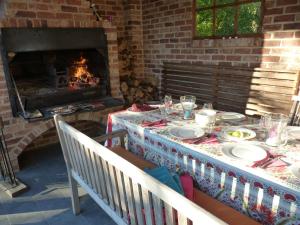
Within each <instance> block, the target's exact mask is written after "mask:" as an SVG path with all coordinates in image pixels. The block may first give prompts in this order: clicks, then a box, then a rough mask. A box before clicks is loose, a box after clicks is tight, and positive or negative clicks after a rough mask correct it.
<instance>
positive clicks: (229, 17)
mask: <svg viewBox="0 0 300 225" xmlns="http://www.w3.org/2000/svg"><path fill="white" fill-rule="evenodd" d="M233 2H235V0H216V4H217V5H221V4H228V3H233ZM212 3H213V0H196V5H197V8H198V9H199V11H198V12H196V24H195V29H196V35H197V36H199V37H209V36H220V37H222V36H230V35H232V36H233V35H236V34H242V35H243V34H256V33H259V32H260V24H261V19H262V18H261V2H253V3H244V4H241V5H240V6H238V7H232V6H229V7H220V8H218V7H216V10H215V15H213V10H212V9H208V10H201V7H212ZM236 14H238V18H237V24H235V16H236ZM213 16H215V33H213V30H214V29H213ZM235 27H237V31H236V30H235Z"/></svg>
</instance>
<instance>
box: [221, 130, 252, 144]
mask: <svg viewBox="0 0 300 225" xmlns="http://www.w3.org/2000/svg"><path fill="white" fill-rule="evenodd" d="M229 132H246V133H248V134H249V135H248V136H246V137H234V136H231V135H229V134H228V133H229ZM221 135H222V138H224V139H225V140H229V141H244V140H249V139H252V138H255V137H256V133H255V132H254V131H253V130H249V129H247V128H242V127H229V128H226V129H225V130H224V131H223V132H222V134H221Z"/></svg>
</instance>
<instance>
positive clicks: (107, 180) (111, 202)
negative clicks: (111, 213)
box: [101, 158, 115, 209]
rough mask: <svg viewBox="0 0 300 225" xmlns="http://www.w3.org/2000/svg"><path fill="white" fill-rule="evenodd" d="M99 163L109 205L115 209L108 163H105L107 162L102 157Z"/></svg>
mask: <svg viewBox="0 0 300 225" xmlns="http://www.w3.org/2000/svg"><path fill="white" fill-rule="evenodd" d="M101 164H102V169H103V173H104V179H105V181H104V184H105V186H106V190H107V197H108V202H109V206H110V208H111V209H115V206H114V199H113V193H112V187H111V181H110V176H109V170H108V165H107V162H106V161H105V160H104V159H103V158H102V159H101Z"/></svg>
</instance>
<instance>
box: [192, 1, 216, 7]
mask: <svg viewBox="0 0 300 225" xmlns="http://www.w3.org/2000/svg"><path fill="white" fill-rule="evenodd" d="M212 3H213V0H196V6H197V8H200V7H209V6H212Z"/></svg>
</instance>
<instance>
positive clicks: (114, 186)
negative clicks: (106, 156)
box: [108, 164, 122, 216]
mask: <svg viewBox="0 0 300 225" xmlns="http://www.w3.org/2000/svg"><path fill="white" fill-rule="evenodd" d="M108 169H109V176H110V180H111V187H112V192H113V199H114V203H115V209H116V211H117V213H118V215H119V216H122V214H121V203H120V196H119V188H118V185H117V180H116V174H115V168H114V167H113V166H112V165H110V164H109V165H108Z"/></svg>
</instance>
